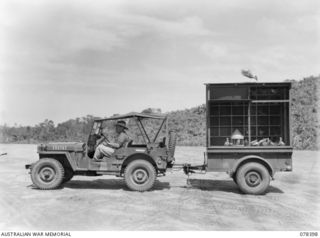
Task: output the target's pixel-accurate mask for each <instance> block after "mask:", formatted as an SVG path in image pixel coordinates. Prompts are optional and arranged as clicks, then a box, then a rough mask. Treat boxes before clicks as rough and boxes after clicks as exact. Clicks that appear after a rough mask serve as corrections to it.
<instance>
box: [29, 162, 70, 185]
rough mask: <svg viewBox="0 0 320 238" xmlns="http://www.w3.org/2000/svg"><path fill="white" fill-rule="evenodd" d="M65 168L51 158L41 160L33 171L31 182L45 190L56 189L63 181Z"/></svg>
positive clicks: (34, 166)
mask: <svg viewBox="0 0 320 238" xmlns="http://www.w3.org/2000/svg"><path fill="white" fill-rule="evenodd" d="M63 177H64V168H63V166H62V164H61V163H60V162H59V161H57V160H55V159H50V158H45V159H40V160H38V162H36V163H35V164H34V165H33V167H32V170H31V180H32V182H33V184H34V185H35V186H36V187H37V188H39V189H43V190H48V189H55V188H57V187H59V186H60V185H61V183H62V181H63Z"/></svg>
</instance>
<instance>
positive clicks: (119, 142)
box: [103, 132, 131, 149]
mask: <svg viewBox="0 0 320 238" xmlns="http://www.w3.org/2000/svg"><path fill="white" fill-rule="evenodd" d="M130 140H131V138H130V137H129V136H128V134H127V133H125V132H121V133H120V134H119V135H118V137H117V138H116V140H115V142H114V143H112V142H110V143H108V142H107V141H106V140H104V141H103V145H105V146H109V147H110V146H111V147H115V148H117V149H119V148H121V147H123V146H125V145H126V144H127V143H129V142H130Z"/></svg>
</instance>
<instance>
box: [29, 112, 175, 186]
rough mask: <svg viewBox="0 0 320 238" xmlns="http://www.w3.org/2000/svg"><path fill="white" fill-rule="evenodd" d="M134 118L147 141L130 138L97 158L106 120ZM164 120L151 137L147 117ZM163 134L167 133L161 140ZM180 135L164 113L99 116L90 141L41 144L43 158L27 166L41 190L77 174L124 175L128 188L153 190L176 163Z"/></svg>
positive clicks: (40, 154)
mask: <svg viewBox="0 0 320 238" xmlns="http://www.w3.org/2000/svg"><path fill="white" fill-rule="evenodd" d="M119 119H122V120H131V121H133V122H134V123H135V125H136V126H137V127H138V128H139V133H140V137H142V138H143V141H144V143H140V144H135V143H134V141H130V142H129V143H127V144H126V145H125V146H123V147H121V148H119V149H117V150H115V152H114V153H113V154H112V156H111V157H103V159H102V160H101V161H95V160H94V159H93V154H94V151H95V149H96V146H97V145H96V141H97V139H98V138H99V137H101V136H103V134H102V130H103V123H107V122H111V121H116V120H119ZM147 119H153V120H160V123H158V125H159V128H158V130H156V133H155V136H154V138H150V134H149V135H148V133H147V131H146V129H145V126H144V124H143V121H144V120H147ZM160 134H165V136H164V137H163V138H160V140H158V137H159V135H160ZM175 143H176V135H175V133H174V132H173V131H169V130H168V120H167V117H166V116H165V115H161V114H143V113H129V114H125V115H120V116H113V117H110V118H103V119H96V120H94V122H93V126H92V129H91V132H90V135H89V137H88V141H87V143H79V142H61V143H47V144H40V145H38V148H37V152H38V154H39V160H38V161H37V162H35V163H33V164H28V165H26V166H25V167H26V169H30V174H31V180H32V182H33V184H34V185H35V186H36V187H37V188H39V189H44V190H46V189H56V188H58V187H60V186H61V185H62V184H63V183H66V182H68V181H69V180H71V179H72V178H73V176H74V175H84V176H101V175H114V176H117V177H124V180H125V183H126V185H127V187H128V188H129V189H131V190H134V191H140V192H142V191H146V190H150V189H151V188H152V187H153V185H154V183H155V180H156V177H157V176H162V175H165V173H166V170H167V168H171V167H172V165H173V163H174V151H175Z"/></svg>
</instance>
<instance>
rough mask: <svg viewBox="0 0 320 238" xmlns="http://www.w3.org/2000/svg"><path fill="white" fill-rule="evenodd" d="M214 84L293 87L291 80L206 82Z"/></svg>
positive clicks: (222, 85)
mask: <svg viewBox="0 0 320 238" xmlns="http://www.w3.org/2000/svg"><path fill="white" fill-rule="evenodd" d="M205 85H209V86H210V85H212V86H221V87H224V86H257V85H259V86H287V87H291V82H240V83H205Z"/></svg>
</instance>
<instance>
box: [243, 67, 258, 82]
mask: <svg viewBox="0 0 320 238" xmlns="http://www.w3.org/2000/svg"><path fill="white" fill-rule="evenodd" d="M241 74H242V75H243V76H245V77H247V78H251V79H255V80H256V81H258V76H257V75H253V74H252V73H251V71H250V70H249V69H243V70H241Z"/></svg>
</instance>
